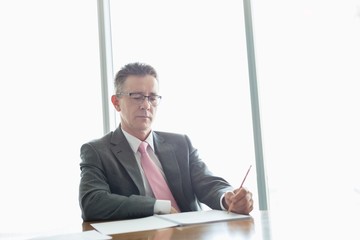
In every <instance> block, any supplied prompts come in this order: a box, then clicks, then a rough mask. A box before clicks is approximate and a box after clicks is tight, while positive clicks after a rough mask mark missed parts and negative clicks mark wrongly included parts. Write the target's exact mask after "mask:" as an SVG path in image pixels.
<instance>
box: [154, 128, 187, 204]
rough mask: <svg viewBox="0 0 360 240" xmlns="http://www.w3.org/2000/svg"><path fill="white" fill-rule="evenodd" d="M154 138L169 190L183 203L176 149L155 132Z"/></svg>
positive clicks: (156, 151)
mask: <svg viewBox="0 0 360 240" xmlns="http://www.w3.org/2000/svg"><path fill="white" fill-rule="evenodd" d="M153 136H154V147H155V153H156V155H157V157H158V158H159V161H160V162H161V165H162V168H163V170H164V174H165V176H166V179H167V181H168V184H169V188H170V189H171V192H172V193H173V195H174V197H175V199H177V202H178V204H179V203H180V204H181V202H182V201H180V200H181V199H182V196H183V195H184V194H183V192H182V189H183V188H182V181H181V174H180V168H179V164H178V161H177V159H176V155H175V152H174V149H173V147H172V145H171V144H168V143H166V142H165V141H164V139H163V138H162V137H161V136H160V135H158V134H156V133H155V132H153Z"/></svg>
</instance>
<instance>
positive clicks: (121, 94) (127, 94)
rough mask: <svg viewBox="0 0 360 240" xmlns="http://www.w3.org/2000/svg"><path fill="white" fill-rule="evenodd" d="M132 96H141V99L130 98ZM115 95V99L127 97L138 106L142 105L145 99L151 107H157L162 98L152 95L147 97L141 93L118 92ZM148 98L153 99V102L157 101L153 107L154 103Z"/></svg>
mask: <svg viewBox="0 0 360 240" xmlns="http://www.w3.org/2000/svg"><path fill="white" fill-rule="evenodd" d="M134 94H138V95H139V96H141V98H133V97H131V96H132V95H134ZM115 95H116V96H117V97H121V96H129V97H130V99H131V100H134V101H136V102H137V103H138V104H142V103H143V102H144V101H145V99H146V98H147V102H148V103H149V104H150V105H151V106H153V107H157V106H159V104H160V102H161V99H162V96H160V95H157V94H152V95H148V96H147V95H144V94H143V93H141V92H129V93H128V92H119V93H116V94H115ZM150 98H154V99H153V100H154V101H157V103H156V104H155V105H154V103H153V102H152V101H151V99H150Z"/></svg>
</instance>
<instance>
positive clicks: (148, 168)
mask: <svg viewBox="0 0 360 240" xmlns="http://www.w3.org/2000/svg"><path fill="white" fill-rule="evenodd" d="M147 146H148V143H147V142H142V143H141V144H140V146H139V152H140V153H141V166H142V168H143V170H144V172H145V176H146V178H147V180H148V181H149V184H150V187H151V189H152V191H153V193H154V195H155V197H156V198H157V199H160V200H170V201H171V206H172V207H174V208H175V209H176V210H177V211H179V212H180V210H179V207H178V205H177V203H176V201H175V199H174V197H173V195H172V193H171V191H170V189H169V186H168V185H167V183H166V181H165V179H164V177H163V175H162V174H161V172H160V169H159V167H158V166H156V165H155V163H154V162H153V161H152V160H151V158H150V156H149V154H148V153H147V151H146V148H147Z"/></svg>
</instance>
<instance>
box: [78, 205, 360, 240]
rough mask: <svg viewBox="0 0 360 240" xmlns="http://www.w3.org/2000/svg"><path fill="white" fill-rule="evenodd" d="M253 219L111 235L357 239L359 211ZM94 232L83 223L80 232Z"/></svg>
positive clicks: (117, 239) (118, 239)
mask: <svg viewBox="0 0 360 240" xmlns="http://www.w3.org/2000/svg"><path fill="white" fill-rule="evenodd" d="M251 216H252V218H248V219H242V220H233V221H225V222H215V223H206V224H197V225H190V226H185V227H174V228H167V229H161V230H153V231H142V232H135V233H125V234H117V235H112V237H113V239H114V240H122V239H130V240H132V239H133V240H135V239H137V240H140V239H152V240H158V239H159V240H160V239H161V240H170V239H172V240H176V239H191V240H194V239H204V240H205V239H206V240H211V239H222V240H223V239H237V240H239V239H263V240H270V239H276V240H279V239H299V240H300V239H301V240H303V239H326V238H331V239H336V238H337V239H357V240H359V239H360V212H357V211H352V212H351V211H350V212H345V213H335V212H330V211H326V212H325V211H318V212H309V213H306V212H305V211H296V210H293V211H288V212H283V213H281V214H278V213H272V212H270V211H255V212H253V213H252V214H251ZM91 229H93V228H92V227H91V225H90V223H87V222H84V223H83V230H84V231H85V230H91Z"/></svg>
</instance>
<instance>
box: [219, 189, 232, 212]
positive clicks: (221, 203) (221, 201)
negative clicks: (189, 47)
mask: <svg viewBox="0 0 360 240" xmlns="http://www.w3.org/2000/svg"><path fill="white" fill-rule="evenodd" d="M227 192H231V191H226V192H225V193H223V195H221V198H220V206H221V209H222V210H227V209H226V208H225V207H224V205H223V199H224V197H225V194H226V193H227Z"/></svg>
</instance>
